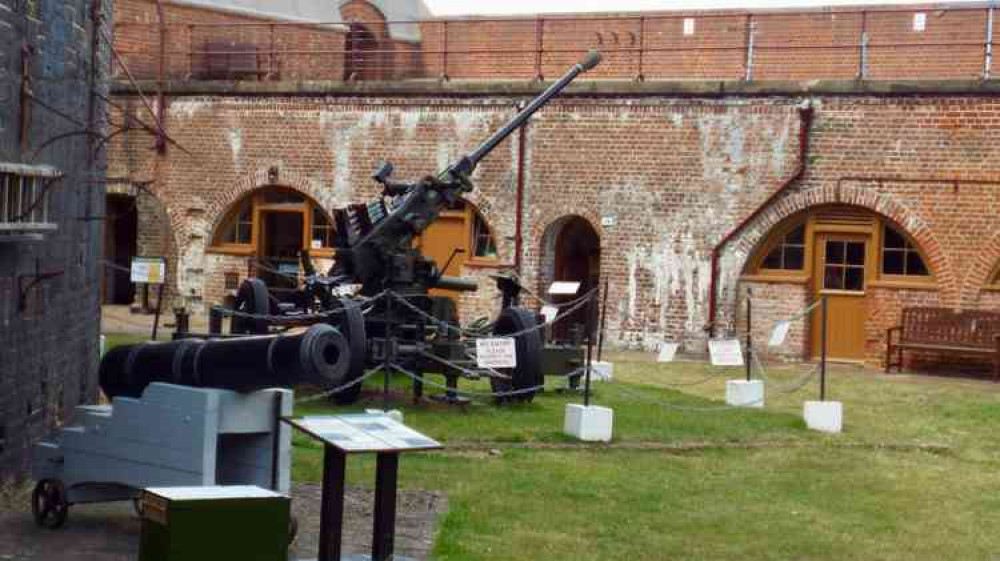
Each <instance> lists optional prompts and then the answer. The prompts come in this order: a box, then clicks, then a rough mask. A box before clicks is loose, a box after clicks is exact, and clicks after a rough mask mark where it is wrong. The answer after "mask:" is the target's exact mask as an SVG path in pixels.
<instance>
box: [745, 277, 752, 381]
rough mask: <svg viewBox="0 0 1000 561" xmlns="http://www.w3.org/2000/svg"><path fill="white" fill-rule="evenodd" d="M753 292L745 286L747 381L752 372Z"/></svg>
mask: <svg viewBox="0 0 1000 561" xmlns="http://www.w3.org/2000/svg"><path fill="white" fill-rule="evenodd" d="M752 296H753V292H752V291H751V289H749V288H747V357H746V366H747V382H749V381H750V378H751V376H752V374H753V366H752V365H753V337H751V335H750V334H751V333H752V332H753V298H751V297H752Z"/></svg>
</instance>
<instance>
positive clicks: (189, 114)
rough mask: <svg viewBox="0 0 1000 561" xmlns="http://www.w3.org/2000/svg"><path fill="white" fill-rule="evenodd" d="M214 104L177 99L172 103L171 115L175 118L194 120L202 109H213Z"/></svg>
mask: <svg viewBox="0 0 1000 561" xmlns="http://www.w3.org/2000/svg"><path fill="white" fill-rule="evenodd" d="M211 107H212V104H211V103H208V102H205V101H199V100H195V99H176V100H173V101H171V102H170V114H171V115H172V116H174V117H180V118H184V119H192V118H194V116H195V115H197V114H198V112H200V111H201V110H202V109H206V108H211Z"/></svg>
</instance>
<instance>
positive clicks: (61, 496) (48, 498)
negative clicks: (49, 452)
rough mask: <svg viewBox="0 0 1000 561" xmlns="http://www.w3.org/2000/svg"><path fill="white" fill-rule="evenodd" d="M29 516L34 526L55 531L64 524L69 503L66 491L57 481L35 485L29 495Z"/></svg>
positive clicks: (43, 481)
mask: <svg viewBox="0 0 1000 561" xmlns="http://www.w3.org/2000/svg"><path fill="white" fill-rule="evenodd" d="M31 515H32V516H33V517H34V519H35V524H37V525H38V526H39V527H42V528H48V529H50V530H55V529H57V528H59V527H60V526H62V525H63V524H65V523H66V516H67V515H69V503H68V502H67V501H66V489H65V488H63V484H62V482H60V481H59V480H58V479H43V480H41V481H39V482H38V484H37V485H35V490H34V491H32V493H31Z"/></svg>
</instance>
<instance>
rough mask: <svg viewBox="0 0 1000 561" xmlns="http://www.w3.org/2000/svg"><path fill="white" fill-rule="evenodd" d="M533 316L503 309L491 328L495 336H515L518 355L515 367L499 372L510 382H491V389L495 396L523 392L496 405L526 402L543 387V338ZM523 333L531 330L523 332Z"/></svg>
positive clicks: (521, 309)
mask: <svg viewBox="0 0 1000 561" xmlns="http://www.w3.org/2000/svg"><path fill="white" fill-rule="evenodd" d="M537 325H538V324H537V322H536V321H535V314H533V313H532V312H530V311H528V310H526V309H524V308H519V307H511V308H505V309H504V310H503V311H501V312H500V317H498V318H497V321H496V324H495V325H494V327H493V334H494V335H510V334H514V333H517V335H515V336H514V347H515V349H516V351H517V366H515V367H514V368H503V369H498V371H499V372H500V373H501V374H506V375H508V376H510V380H504V379H502V378H490V386H491V387H492V388H493V391H494V392H495V393H508V392H517V391H519V390H525V391H523V392H520V393H516V394H514V395H509V396H503V397H497V398H496V401H497V402H498V403H503V402H505V401H509V402H529V401H531V400H532V399H533V398H534V397H535V390H530V391H528V388H534V387H536V386H540V385H542V383H543V381H544V378H543V377H542V336H541V333H539V331H538V330H537V329H534V328H535V327H536V326H537ZM526 330H530V331H527V332H525V331H526Z"/></svg>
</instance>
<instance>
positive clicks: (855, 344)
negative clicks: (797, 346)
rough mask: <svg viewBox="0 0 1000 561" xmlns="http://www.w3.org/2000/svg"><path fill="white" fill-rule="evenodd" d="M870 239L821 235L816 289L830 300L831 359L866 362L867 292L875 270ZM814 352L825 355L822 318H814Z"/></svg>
mask: <svg viewBox="0 0 1000 561" xmlns="http://www.w3.org/2000/svg"><path fill="white" fill-rule="evenodd" d="M870 245H871V243H870V237H869V236H867V235H864V234H840V233H817V234H816V241H815V245H814V247H815V251H814V258H815V264H814V265H815V266H814V268H813V286H814V291H815V294H816V296H817V297H826V298H827V315H828V323H827V336H826V341H827V358H828V359H831V360H843V361H863V360H864V358H865V316H866V312H867V310H866V307H865V289H866V287H867V284H868V276H869V275H868V271H869V269H870V267H872V266H873V264H872V261H873V260H872V258H871V255H869V250H870ZM811 317H812V318H813V321H812V342H813V344H812V352H813V356H814V357H819V356H820V353H821V347H820V344H821V335H820V333H821V331H820V329H821V325H822V315H821V312H820V309H819V308H817V310H816V313H814V314H812V316H811Z"/></svg>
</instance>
